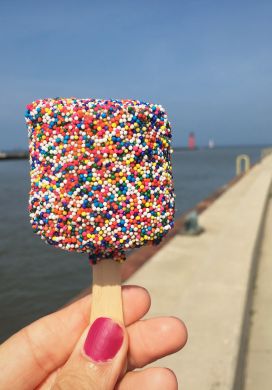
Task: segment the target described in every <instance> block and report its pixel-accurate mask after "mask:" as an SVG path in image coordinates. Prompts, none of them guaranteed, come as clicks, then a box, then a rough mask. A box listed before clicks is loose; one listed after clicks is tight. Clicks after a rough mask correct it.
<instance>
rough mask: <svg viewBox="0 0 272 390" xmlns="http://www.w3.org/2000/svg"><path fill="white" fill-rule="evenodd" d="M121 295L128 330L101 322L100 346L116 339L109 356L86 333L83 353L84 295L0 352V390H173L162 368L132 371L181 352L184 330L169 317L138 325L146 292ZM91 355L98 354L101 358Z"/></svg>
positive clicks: (145, 304) (85, 328)
mask: <svg viewBox="0 0 272 390" xmlns="http://www.w3.org/2000/svg"><path fill="white" fill-rule="evenodd" d="M122 294H123V306H124V319H125V325H126V328H124V327H123V326H121V327H120V326H119V325H118V324H115V325H114V324H113V323H112V321H111V325H112V326H110V328H107V329H106V328H105V326H106V325H107V324H109V322H108V321H104V330H103V332H104V334H103V336H104V337H103V340H104V341H105V338H106V339H107V340H108V342H109V343H111V341H113V340H112V337H113V338H114V339H115V344H113V345H115V347H116V348H115V347H114V346H113V348H112V349H111V352H112V353H111V355H112V356H110V357H109V356H104V358H103V356H101V348H100V347H97V345H96V346H94V345H93V340H94V338H93V337H92V335H90V333H89V336H88V343H87V342H86V345H87V346H86V345H85V348H84V343H85V340H86V336H87V334H88V332H89V317H90V310H91V299H90V296H89V295H88V296H86V297H84V298H82V299H80V300H78V301H76V302H74V303H72V304H71V305H69V306H67V307H65V308H63V309H61V310H59V311H57V312H56V313H53V314H50V315H48V316H46V317H43V318H41V319H39V320H38V321H36V322H34V323H32V324H31V325H29V326H27V327H26V328H24V329H22V330H21V331H19V332H18V333H16V334H15V335H13V336H12V337H11V338H9V339H8V340H7V341H6V342H5V343H3V344H2V345H1V346H0V366H1V375H0V389H1V390H9V389H12V390H33V389H39V390H49V389H52V390H60V389H64V390H69V389H73V390H84V389H88V390H90V389H96V390H98V389H99V390H100V389H101V390H102V389H103V390H113V389H115V390H128V389H133V390H134V389H141V390H145V389H147V390H153V389H154V390H155V389H156V390H157V389H165V390H174V389H177V388H178V385H177V381H176V377H175V375H174V373H173V372H172V371H170V370H168V369H166V368H159V367H156V368H145V369H143V370H141V371H134V369H136V368H142V367H144V366H145V365H147V364H149V363H151V362H154V361H155V360H157V359H159V358H161V357H163V356H166V355H169V354H171V353H174V352H176V351H178V350H179V349H181V348H182V347H183V346H184V345H185V343H186V340H187V332H186V328H185V326H184V324H183V323H182V322H181V321H180V320H179V319H177V318H173V317H159V318H151V319H148V320H141V318H142V317H143V316H144V315H145V314H146V313H147V312H148V310H149V308H150V297H149V295H148V293H147V291H146V290H145V289H143V288H141V287H137V286H125V287H123V288H122ZM102 322H103V321H102ZM96 328H97V327H96ZM109 329H111V330H115V334H114V335H113V334H112V333H111V332H110V331H109ZM96 331H97V329H96ZM91 333H92V332H91ZM105 335H106V336H107V337H106V336H105ZM96 336H97V335H96ZM97 337H98V338H99V336H97ZM97 337H96V339H97ZM118 346H119V348H120V349H119V351H118V348H117V347H118ZM94 347H95V348H94ZM106 349H107V348H106ZM94 350H96V352H97V351H98V352H99V351H100V358H99V356H98V354H96V355H94ZM108 350H109V348H108ZM98 352H97V353H98ZM88 355H89V356H88ZM101 358H102V359H101ZM107 358H110V359H109V360H108V359H107ZM97 360H104V361H103V362H98V361H97ZM105 360H106V361H105ZM126 360H127V368H126V369H125V368H124V362H125V361H126Z"/></svg>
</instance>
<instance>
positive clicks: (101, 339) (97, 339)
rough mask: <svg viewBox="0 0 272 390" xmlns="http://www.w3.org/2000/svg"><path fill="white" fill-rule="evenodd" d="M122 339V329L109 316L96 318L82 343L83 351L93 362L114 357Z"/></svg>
mask: <svg viewBox="0 0 272 390" xmlns="http://www.w3.org/2000/svg"><path fill="white" fill-rule="evenodd" d="M123 340H124V334H123V329H122V328H121V326H119V325H118V324H116V323H115V322H114V321H112V320H111V319H110V318H105V317H100V318H97V319H96V320H95V321H94V323H93V324H92V325H91V327H90V329H89V332H88V335H87V337H86V340H85V343H84V351H85V353H86V355H88V356H89V357H90V358H91V359H92V360H94V361H95V362H107V361H108V360H111V359H113V358H114V356H115V355H116V354H117V352H118V351H119V349H120V348H121V346H122V343H123Z"/></svg>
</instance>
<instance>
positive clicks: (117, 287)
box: [91, 259, 124, 324]
mask: <svg viewBox="0 0 272 390" xmlns="http://www.w3.org/2000/svg"><path fill="white" fill-rule="evenodd" d="M92 270H93V287H92V308H91V323H92V322H93V321H94V320H96V318H99V317H109V318H112V319H113V320H117V321H119V322H121V323H122V324H123V323H124V317H123V304H122V295H121V264H120V263H118V262H117V261H114V260H111V259H106V260H100V261H98V262H97V264H95V265H93V267H92Z"/></svg>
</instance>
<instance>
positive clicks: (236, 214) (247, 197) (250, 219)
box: [129, 156, 272, 390]
mask: <svg viewBox="0 0 272 390" xmlns="http://www.w3.org/2000/svg"><path fill="white" fill-rule="evenodd" d="M271 179H272V156H268V157H266V158H265V159H264V160H262V162H261V163H259V164H257V165H256V166H255V167H253V168H252V169H251V170H250V172H249V173H248V174H246V175H245V176H244V177H243V178H242V179H241V180H240V181H238V182H237V183H236V184H235V185H233V186H232V187H231V188H230V189H229V190H228V191H226V192H225V193H224V194H223V195H222V196H221V197H220V198H219V199H217V200H216V201H215V202H214V203H213V204H212V205H211V206H210V207H209V208H208V209H207V210H205V211H204V212H203V213H202V214H201V216H200V218H199V222H200V224H201V226H203V228H204V229H205V232H204V233H203V234H201V235H199V236H194V237H191V236H183V235H176V236H175V237H174V238H173V239H172V240H171V241H169V242H168V243H167V244H166V245H165V246H164V247H163V248H162V249H161V250H160V251H159V252H158V253H156V254H155V255H154V256H153V257H152V258H151V260H150V261H148V262H147V263H146V264H145V265H143V266H142V267H141V268H140V269H139V270H138V271H137V272H136V273H135V274H134V275H133V276H132V277H131V278H130V279H129V283H135V284H140V285H143V286H145V287H146V288H147V289H148V290H149V291H150V292H151V296H152V308H151V315H155V316H160V315H168V314H171V315H174V316H177V317H180V318H182V319H183V320H184V322H185V323H186V325H187V327H188V330H189V340H188V343H187V346H186V347H185V348H184V350H183V351H182V352H180V353H177V354H175V355H173V356H170V357H167V358H164V359H162V360H161V361H159V362H158V365H164V366H167V367H169V368H172V369H173V370H175V372H176V374H177V376H178V380H179V384H180V388H181V389H187V390H200V389H201V390H232V389H235V390H241V389H242V388H243V379H244V363H245V362H244V358H245V351H246V345H247V335H248V327H249V319H250V315H249V314H250V309H251V303H252V291H253V285H254V280H255V274H256V269H257V264H258V253H259V248H260V242H261V237H262V233H263V225H264V223H263V222H264V217H265V214H266V211H267V203H268V199H269V192H270V186H271ZM269 212H271V211H269ZM271 217H272V215H271ZM269 229H270V237H271V234H272V226H271V224H270V225H269ZM266 235H267V236H269V232H267V233H266ZM266 261H267V260H266ZM267 262H268V261H267ZM270 266H271V264H270ZM270 280H271V279H270ZM264 315H265V313H264ZM270 320H271V318H270ZM256 326H258V325H256ZM270 329H271V327H270ZM258 331H259V330H258ZM252 332H253V331H252ZM252 332H251V333H252ZM250 348H251V349H252V348H253V349H254V346H252V345H251V346H250ZM250 365H251V361H250V360H249V363H248V368H249V369H250ZM253 388H254V389H256V390H257V389H264V387H262V386H257V387H256V386H255V387H248V389H247V390H252V389H253ZM270 388H272V384H271V386H270Z"/></svg>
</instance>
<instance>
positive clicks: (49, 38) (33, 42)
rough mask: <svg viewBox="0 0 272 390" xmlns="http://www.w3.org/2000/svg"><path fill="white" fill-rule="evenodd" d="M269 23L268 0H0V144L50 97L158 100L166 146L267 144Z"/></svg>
mask: <svg viewBox="0 0 272 390" xmlns="http://www.w3.org/2000/svg"><path fill="white" fill-rule="evenodd" d="M271 20H272V1H271V0H255V1H253V0H236V1H235V0H229V1H225V0H186V1H185V0H184V1H183V0H180V1H178V0H168V1H167V0H157V1H153V0H150V1H149V0H145V1H142V0H137V1H136V0H135V1H130V0H115V1H111V0H105V1H98V0H77V1H75V0H74V1H70V0H66V1H64V0H63V1H59V0H55V1H53V0H47V1H39V0H35V1H27V0H25V1H19V0H17V1H16V0H13V1H9V0H1V2H0V30H1V31H0V50H1V61H0V78H1V79H0V81H1V95H0V99H1V102H0V118H1V125H0V132H1V143H0V149H7V148H13V147H15V148H20V147H26V146H27V133H26V129H25V124H24V110H25V105H26V104H27V103H29V102H31V101H32V100H34V99H37V98H43V97H55V96H63V97H69V96H77V97H96V98H99V97H106V98H136V99H141V100H146V101H151V102H155V103H160V104H162V105H163V106H164V107H165V108H166V109H167V111H168V114H169V118H170V121H171V123H172V127H173V133H174V145H184V144H185V143H186V140H187V136H188V133H189V132H190V131H194V132H195V133H196V136H197V140H198V143H199V144H201V145H205V144H207V142H208V139H209V138H214V139H215V141H216V143H217V144H255V143H257V144H266V143H267V144H270V143H272V43H271V37H272V23H271Z"/></svg>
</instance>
